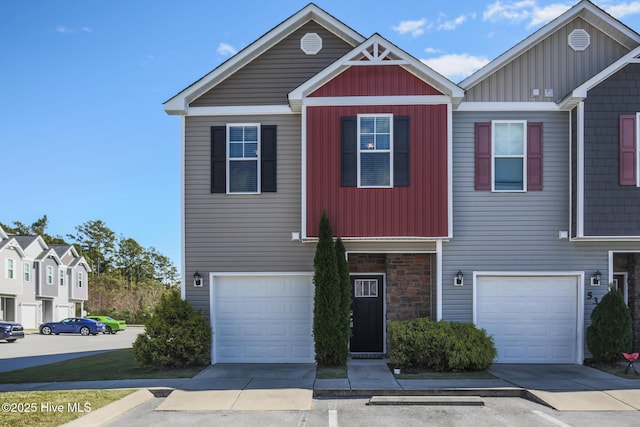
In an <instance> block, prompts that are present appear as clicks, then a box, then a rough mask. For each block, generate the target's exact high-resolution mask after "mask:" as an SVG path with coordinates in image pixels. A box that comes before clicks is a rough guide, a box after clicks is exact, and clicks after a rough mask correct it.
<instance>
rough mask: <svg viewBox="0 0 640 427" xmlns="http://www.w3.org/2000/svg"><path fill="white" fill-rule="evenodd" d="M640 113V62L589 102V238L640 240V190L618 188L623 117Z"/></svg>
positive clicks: (593, 92) (602, 86)
mask: <svg viewBox="0 0 640 427" xmlns="http://www.w3.org/2000/svg"><path fill="white" fill-rule="evenodd" d="M637 112H640V64H629V65H627V66H626V67H624V68H623V69H622V70H620V71H618V72H617V73H615V74H614V75H613V76H611V77H610V78H609V79H607V80H606V81H604V82H603V83H601V84H600V85H598V86H597V87H595V88H594V89H592V90H591V91H589V96H588V98H587V99H585V101H584V114H585V120H584V123H585V124H584V127H585V130H584V138H585V141H584V156H585V162H584V164H585V168H584V174H585V177H584V192H585V195H584V234H585V236H625V237H632V236H640V188H638V187H635V186H621V185H620V184H619V182H620V178H619V171H620V157H619V156H620V154H619V138H620V131H619V117H620V115H621V114H636V113H637Z"/></svg>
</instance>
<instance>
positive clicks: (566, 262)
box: [442, 112, 633, 324]
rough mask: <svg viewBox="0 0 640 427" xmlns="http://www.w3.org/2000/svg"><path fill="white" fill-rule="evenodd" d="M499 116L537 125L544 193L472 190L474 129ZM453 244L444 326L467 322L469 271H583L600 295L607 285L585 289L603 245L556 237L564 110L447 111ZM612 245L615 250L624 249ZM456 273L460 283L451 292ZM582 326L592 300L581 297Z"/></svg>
mask: <svg viewBox="0 0 640 427" xmlns="http://www.w3.org/2000/svg"><path fill="white" fill-rule="evenodd" d="M498 119H518V120H522V119H526V120H529V121H535V122H543V123H544V133H543V141H544V142H543V144H544V146H543V152H544V155H543V160H544V168H543V171H544V172H543V179H544V189H543V191H530V192H525V193H492V192H490V191H476V190H475V186H474V179H475V174H474V167H475V166H474V159H475V145H474V124H475V123H476V122H487V121H491V120H498ZM453 122H454V127H453V210H454V216H453V218H454V224H453V239H451V241H450V242H445V243H444V244H443V262H442V277H443V279H442V300H443V307H442V317H443V319H445V320H449V321H464V322H470V321H472V319H473V288H474V286H475V284H474V283H473V273H474V271H475V272H487V271H494V272H498V271H499V272H539V273H542V272H576V271H582V272H584V273H585V282H586V284H585V294H586V292H593V296H594V297H601V296H602V295H603V294H604V293H605V292H606V290H607V287H606V286H600V287H598V288H591V287H590V286H589V278H590V276H591V275H592V274H593V272H595V270H600V271H601V272H602V274H603V277H605V278H606V277H607V274H608V270H607V269H608V252H607V251H608V250H609V249H614V247H607V246H606V245H605V244H602V243H594V242H571V241H569V240H567V239H564V240H560V239H559V238H558V232H559V231H560V230H569V215H570V214H569V185H570V179H569V178H570V171H569V169H570V166H569V113H567V112H555V113H549V112H547V113H544V112H536V113H513V112H505V113H499V112H498V113H477V112H475V113H472V112H454V114H453ZM631 247H633V245H631V244H624V243H620V244H616V246H615V248H631ZM458 270H461V271H462V272H463V273H464V286H462V287H454V286H453V276H454V275H455V273H456V272H457V271H458ZM585 301H586V302H585V323H586V324H588V323H589V319H590V315H591V311H592V309H593V306H594V304H593V300H588V301H587V300H586V297H585Z"/></svg>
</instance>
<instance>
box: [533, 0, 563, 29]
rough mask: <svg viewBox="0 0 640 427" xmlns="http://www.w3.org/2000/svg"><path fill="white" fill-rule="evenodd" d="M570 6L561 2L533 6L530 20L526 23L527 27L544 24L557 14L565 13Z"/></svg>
mask: <svg viewBox="0 0 640 427" xmlns="http://www.w3.org/2000/svg"><path fill="white" fill-rule="evenodd" d="M570 8H571V5H568V4H563V3H554V4H550V5H548V6H545V7H542V8H539V7H535V8H534V9H533V13H532V14H531V20H530V21H529V23H528V24H527V27H528V28H531V27H536V26H538V25H541V24H546V23H547V22H549V21H552V20H554V19H556V18H557V17H558V16H560V15H562V14H563V13H565V12H566V11H567V10H569V9H570Z"/></svg>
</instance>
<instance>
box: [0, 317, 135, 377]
mask: <svg viewBox="0 0 640 427" xmlns="http://www.w3.org/2000/svg"><path fill="white" fill-rule="evenodd" d="M143 330H144V328H143V327H129V328H127V329H126V330H124V331H122V332H118V333H117V334H114V335H111V334H106V335H105V334H98V335H95V336H94V335H89V336H81V335H76V334H60V335H40V334H38V333H37V332H32V333H27V335H26V336H25V337H24V339H21V340H18V341H16V342H14V343H7V342H4V341H3V342H0V372H7V371H13V370H15V369H22V368H28V367H31V366H37V365H45V364H47V363H53V362H58V361H61V360H67V359H72V358H76V357H82V356H88V355H91V354H95V353H100V352H104V351H109V350H117V349H121V348H131V346H132V345H133V342H134V341H135V339H136V337H137V336H138V334H140V333H142V332H143Z"/></svg>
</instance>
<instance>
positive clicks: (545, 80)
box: [465, 18, 629, 102]
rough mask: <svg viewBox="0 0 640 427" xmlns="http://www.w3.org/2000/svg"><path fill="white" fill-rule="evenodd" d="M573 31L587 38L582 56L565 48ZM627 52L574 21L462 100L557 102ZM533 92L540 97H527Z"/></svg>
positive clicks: (598, 33) (608, 39)
mask: <svg viewBox="0 0 640 427" xmlns="http://www.w3.org/2000/svg"><path fill="white" fill-rule="evenodd" d="M576 28H583V29H585V30H586V31H587V32H588V33H589V35H590V36H591V45H590V46H589V47H588V48H587V49H586V50H584V51H582V52H576V51H574V50H573V49H571V48H570V47H569V45H568V36H569V34H570V33H571V31H572V30H574V29H576ZM628 51H629V50H628V49H627V48H625V47H624V46H622V45H621V44H619V43H618V42H616V41H614V40H613V39H612V38H611V37H610V36H608V35H607V34H605V33H603V32H602V31H600V30H599V29H598V28H596V27H594V26H592V25H590V24H589V23H588V22H587V21H585V20H583V19H582V18H576V19H574V20H573V21H571V22H569V23H568V24H567V25H565V26H564V27H562V28H560V29H558V31H555V32H554V33H553V34H551V35H549V37H547V38H545V39H544V40H542V41H540V42H539V43H538V44H536V45H535V46H534V47H532V48H531V49H529V50H527V51H525V52H524V53H523V54H522V55H520V56H519V57H517V58H515V59H514V60H513V61H511V62H509V63H508V64H506V65H505V66H504V67H502V68H501V69H500V70H498V71H497V72H495V73H493V74H491V75H490V76H488V77H487V78H486V79H484V80H482V81H481V82H479V83H478V84H476V85H475V86H474V87H472V88H467V94H466V98H465V100H466V101H468V102H480V101H482V102H489V101H492V102H531V101H558V100H560V99H562V98H564V97H565V96H566V95H567V94H568V93H569V92H570V91H572V90H573V89H575V88H576V87H578V86H579V85H580V84H582V83H584V82H585V81H586V80H588V79H589V78H591V77H592V76H594V75H595V74H597V73H598V72H600V71H601V70H603V69H604V68H605V67H607V66H608V65H610V64H612V63H613V62H615V61H616V60H617V59H619V58H620V57H621V56H623V55H624V54H626V53H627V52H628ZM533 88H537V89H540V96H538V97H535V98H532V97H531V89H533ZM545 89H553V98H545V97H544V90H545Z"/></svg>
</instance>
